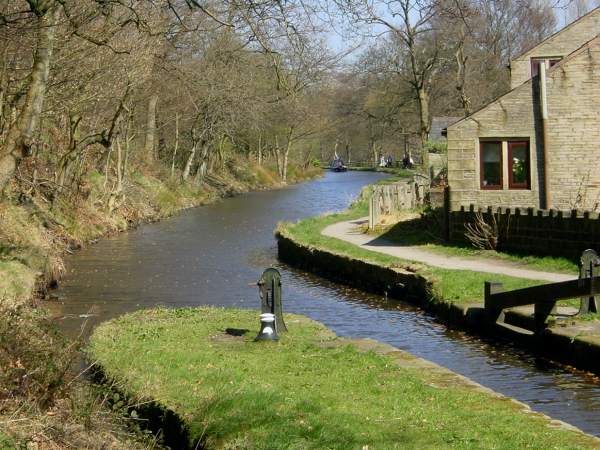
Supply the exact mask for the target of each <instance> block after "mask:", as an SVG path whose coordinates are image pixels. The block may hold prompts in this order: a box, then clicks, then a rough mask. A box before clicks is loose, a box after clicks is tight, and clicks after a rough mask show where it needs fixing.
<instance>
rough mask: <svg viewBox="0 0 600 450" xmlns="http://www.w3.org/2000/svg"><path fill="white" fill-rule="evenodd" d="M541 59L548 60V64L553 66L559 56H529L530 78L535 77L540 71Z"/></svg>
mask: <svg viewBox="0 0 600 450" xmlns="http://www.w3.org/2000/svg"><path fill="white" fill-rule="evenodd" d="M542 61H549V63H550V64H549V66H550V67H553V66H554V65H555V64H556V63H557V62H559V61H560V58H531V78H533V77H537V76H538V75H539V73H540V63H541V62H542Z"/></svg>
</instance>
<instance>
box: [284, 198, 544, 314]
mask: <svg viewBox="0 0 600 450" xmlns="http://www.w3.org/2000/svg"><path fill="white" fill-rule="evenodd" d="M367 214H368V207H367V204H366V202H364V201H359V202H357V203H356V204H355V205H353V206H352V207H351V208H350V209H348V210H347V211H345V212H341V213H336V214H329V215H325V216H319V217H311V218H307V219H303V220H301V221H299V222H297V223H294V224H290V223H282V224H279V227H278V232H280V233H282V234H284V235H289V236H290V237H292V238H293V239H294V240H297V241H298V242H300V243H302V244H305V245H309V246H313V247H318V248H323V249H325V250H329V251H332V252H334V253H338V254H341V255H345V256H348V257H351V258H357V259H361V260H364V261H369V262H372V263H375V264H381V265H384V266H387V267H406V266H410V267H412V268H416V269H417V270H418V271H419V273H421V274H422V275H423V276H425V277H427V278H428V279H430V280H431V281H433V282H434V289H435V290H436V291H437V292H436V293H437V296H438V297H439V298H441V299H443V300H445V301H453V302H465V301H466V302H472V301H481V300H482V299H483V283H484V282H485V281H498V282H501V283H503V284H504V287H505V289H506V290H512V289H519V288H524V287H529V286H535V285H538V284H541V283H542V282H540V281H538V280H528V279H524V278H515V277H510V276H506V275H496V274H490V273H484V272H472V271H468V270H452V269H442V268H438V267H430V266H426V265H424V264H422V263H417V262H412V261H407V260H404V259H400V258H397V257H394V256H390V255H385V254H383V253H378V252H372V251H370V250H365V249H362V248H359V247H357V246H355V245H353V244H350V243H348V242H345V241H342V240H340V239H335V238H332V237H328V236H323V235H322V234H321V231H322V230H323V229H324V228H325V227H327V226H328V225H331V224H334V223H336V222H341V221H345V220H352V219H357V218H359V217H364V216H365V215H367Z"/></svg>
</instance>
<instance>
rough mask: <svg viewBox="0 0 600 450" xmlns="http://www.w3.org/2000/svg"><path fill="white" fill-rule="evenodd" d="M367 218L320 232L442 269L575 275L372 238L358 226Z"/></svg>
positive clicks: (556, 277)
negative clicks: (453, 254) (532, 268)
mask: <svg viewBox="0 0 600 450" xmlns="http://www.w3.org/2000/svg"><path fill="white" fill-rule="evenodd" d="M367 221H368V219H367V218H362V219H356V220H350V221H347V222H338V223H335V224H333V225H329V226H328V227H326V228H325V229H324V230H323V231H322V232H321V234H323V235H325V236H329V237H334V238H337V239H341V240H343V241H346V242H350V243H351V244H354V245H357V246H359V247H361V248H364V249H366V250H371V251H374V252H379V253H385V254H386V255H391V256H396V257H398V258H402V259H407V260H409V261H415V262H420V263H424V264H427V265H429V266H434V267H441V268H444V269H456V270H471V271H474V272H489V273H495V274H501V275H509V276H511V277H517V278H527V279H530V280H540V281H549V282H559V281H567V280H572V279H574V278H577V276H576V275H566V274H562V273H554V272H542V271H538V270H531V269H525V268H522V267H521V266H520V265H519V264H518V263H515V262H511V261H502V260H496V259H490V258H477V257H473V258H463V257H458V256H447V255H442V254H439V253H435V252H432V251H428V250H425V249H423V248H421V247H415V246H402V245H399V244H396V243H394V242H391V241H388V240H386V239H383V238H373V236H369V235H368V234H364V233H362V232H361V231H360V230H359V226H360V225H362V224H364V223H365V222H367Z"/></svg>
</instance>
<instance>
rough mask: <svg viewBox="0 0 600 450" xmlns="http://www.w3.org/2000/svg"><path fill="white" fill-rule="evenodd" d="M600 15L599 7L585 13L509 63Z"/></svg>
mask: <svg viewBox="0 0 600 450" xmlns="http://www.w3.org/2000/svg"><path fill="white" fill-rule="evenodd" d="M597 13H600V6H597V7H595V8H594V9H592V10H591V11H589V12H587V13H586V14H584V15H583V16H581V17H579V18H577V19H576V20H574V21H573V22H571V23H569V24H568V25H565V26H564V27H562V28H561V29H560V30H558V31H557V32H555V33H553V34H551V35H550V36H548V37H547V38H546V39H544V40H542V41H541V42H538V43H537V44H536V45H534V46H533V47H531V48H529V49H527V50H525V51H523V52H521V53H520V54H518V55H517V56H515V57H514V58H512V59H511V61H514V60H516V59H520V58H522V57H524V56H525V55H527V54H528V53H531V52H532V51H534V50H535V49H536V48H538V47H539V46H540V45H543V44H545V43H546V42H548V41H550V40H552V39H554V38H556V37H558V36H560V35H561V34H562V33H564V32H565V31H567V30H568V29H570V28H572V27H573V26H575V25H576V24H578V23H580V22H582V21H584V20H587V19H588V18H589V17H591V16H593V15H594V14H597Z"/></svg>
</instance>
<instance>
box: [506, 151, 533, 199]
mask: <svg viewBox="0 0 600 450" xmlns="http://www.w3.org/2000/svg"><path fill="white" fill-rule="evenodd" d="M529 178H530V177H529V142H527V141H521V142H516V141H512V142H508V187H509V188H510V189H529Z"/></svg>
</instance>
